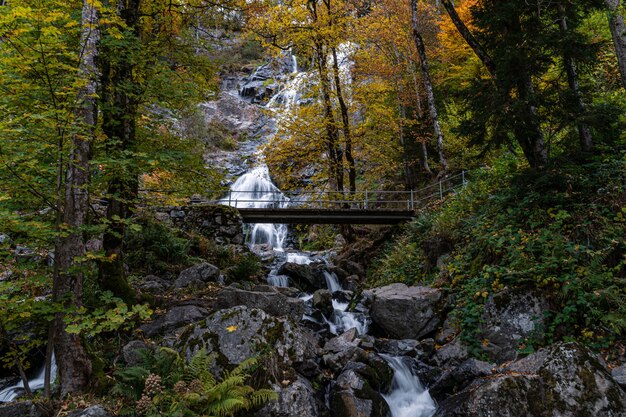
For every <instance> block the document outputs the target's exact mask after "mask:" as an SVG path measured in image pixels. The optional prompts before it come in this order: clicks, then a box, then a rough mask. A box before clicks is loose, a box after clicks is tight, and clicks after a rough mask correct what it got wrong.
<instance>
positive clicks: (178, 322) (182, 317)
mask: <svg viewBox="0 0 626 417" xmlns="http://www.w3.org/2000/svg"><path fill="white" fill-rule="evenodd" d="M208 315H209V312H208V311H207V310H206V309H205V308H203V307H199V306H197V305H182V306H176V307H173V308H171V309H169V310H168V311H167V313H165V314H164V315H162V316H160V317H158V318H157V319H155V320H153V321H152V322H150V323H147V324H144V325H142V326H141V327H140V329H141V330H142V331H143V332H144V334H145V335H146V336H148V337H153V336H156V335H158V334H165V333H166V332H169V331H170V330H174V329H177V328H180V327H181V326H184V325H187V324H190V323H194V322H197V321H199V320H202V319H203V318H205V317H207V316H208Z"/></svg>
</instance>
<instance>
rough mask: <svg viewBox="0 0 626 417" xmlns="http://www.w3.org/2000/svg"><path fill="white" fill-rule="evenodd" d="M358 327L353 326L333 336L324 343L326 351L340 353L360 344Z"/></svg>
mask: <svg viewBox="0 0 626 417" xmlns="http://www.w3.org/2000/svg"><path fill="white" fill-rule="evenodd" d="M357 336H358V333H357V331H356V329H354V328H352V329H350V330H348V331H346V332H344V333H342V334H341V335H339V336H337V337H333V338H332V339H330V340H329V341H328V342H326V344H325V345H324V352H327V353H338V352H342V351H344V350H346V349H348V348H350V347H352V346H358V344H359V339H357Z"/></svg>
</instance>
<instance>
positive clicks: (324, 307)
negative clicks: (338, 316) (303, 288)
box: [313, 290, 334, 317]
mask: <svg viewBox="0 0 626 417" xmlns="http://www.w3.org/2000/svg"><path fill="white" fill-rule="evenodd" d="M313 307H315V308H317V309H318V310H319V311H321V312H322V314H324V315H325V316H326V317H330V315H331V314H333V310H334V309H333V295H332V294H331V292H330V291H328V290H317V291H315V292H314V293H313Z"/></svg>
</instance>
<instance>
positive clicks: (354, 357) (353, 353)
mask: <svg viewBox="0 0 626 417" xmlns="http://www.w3.org/2000/svg"><path fill="white" fill-rule="evenodd" d="M365 358H367V352H365V351H364V350H363V349H361V348H360V347H358V346H346V348H345V349H344V350H342V351H340V352H331V353H327V354H325V355H324V356H322V362H323V363H324V366H326V367H327V368H329V369H330V370H331V371H333V372H339V371H341V370H342V369H344V368H345V367H346V365H347V364H348V363H350V362H359V361H363V360H365Z"/></svg>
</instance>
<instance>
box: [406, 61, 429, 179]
mask: <svg viewBox="0 0 626 417" xmlns="http://www.w3.org/2000/svg"><path fill="white" fill-rule="evenodd" d="M409 69H410V70H411V75H412V77H413V88H414V89H415V105H416V106H417V117H418V118H419V120H420V121H421V120H422V119H423V118H424V111H423V110H422V99H421V98H420V90H419V87H418V85H417V74H415V68H413V63H412V62H409ZM420 146H421V147H422V161H421V162H422V168H423V169H424V171H426V173H427V174H428V175H431V176H432V175H433V171H432V170H431V169H430V165H429V164H428V147H427V146H426V142H425V141H424V140H420Z"/></svg>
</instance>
